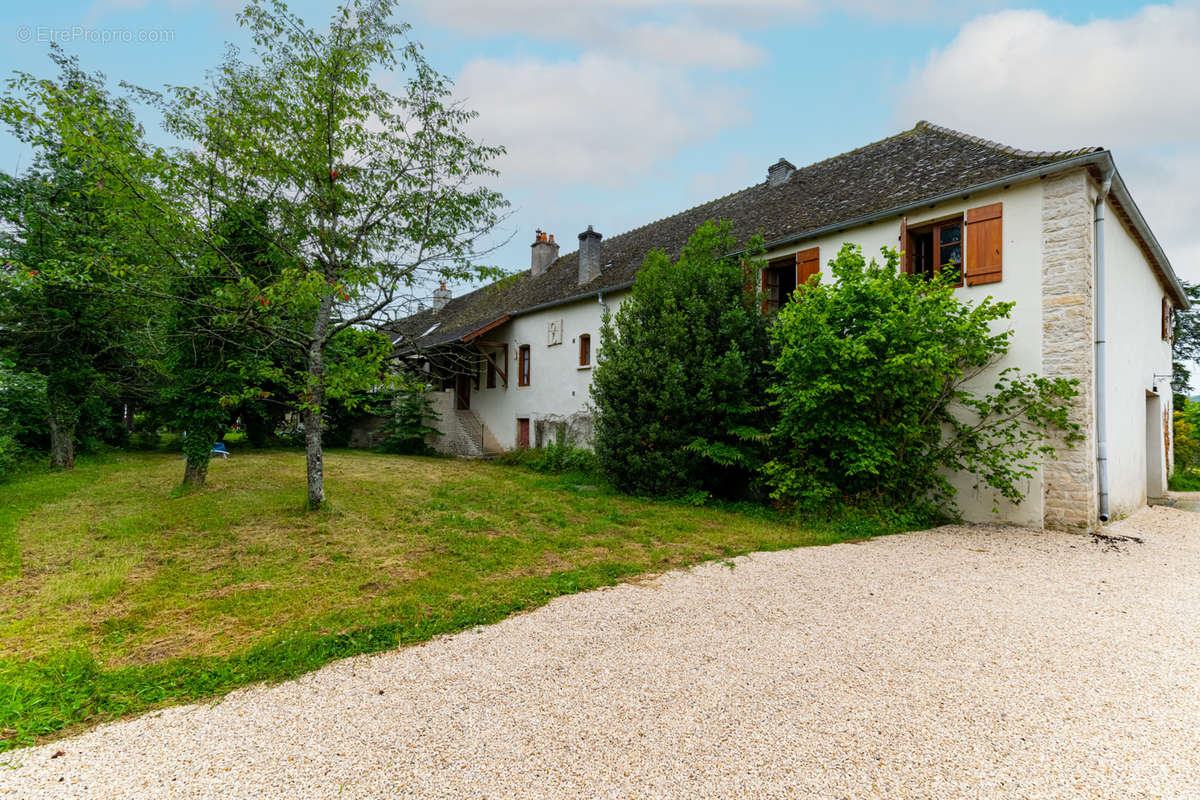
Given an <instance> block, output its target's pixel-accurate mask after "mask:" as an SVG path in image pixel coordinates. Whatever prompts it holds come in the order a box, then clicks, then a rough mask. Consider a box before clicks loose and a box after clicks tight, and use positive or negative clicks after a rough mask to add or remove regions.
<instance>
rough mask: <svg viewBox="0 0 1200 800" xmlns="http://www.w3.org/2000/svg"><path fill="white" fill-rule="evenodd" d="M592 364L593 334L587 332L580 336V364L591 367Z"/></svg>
mask: <svg viewBox="0 0 1200 800" xmlns="http://www.w3.org/2000/svg"><path fill="white" fill-rule="evenodd" d="M591 365H592V336H591V334H588V333H585V334H583V335H582V336H580V337H579V366H581V367H590V366H591Z"/></svg>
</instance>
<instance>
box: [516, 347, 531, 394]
mask: <svg viewBox="0 0 1200 800" xmlns="http://www.w3.org/2000/svg"><path fill="white" fill-rule="evenodd" d="M528 385H529V345H527V344H523V345H521V346H520V347H519V348H518V349H517V386H528Z"/></svg>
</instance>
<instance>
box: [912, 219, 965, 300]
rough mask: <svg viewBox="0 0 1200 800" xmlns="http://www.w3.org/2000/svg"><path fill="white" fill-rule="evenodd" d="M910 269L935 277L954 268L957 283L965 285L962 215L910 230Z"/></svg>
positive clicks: (928, 276) (921, 274) (916, 273)
mask: <svg viewBox="0 0 1200 800" xmlns="http://www.w3.org/2000/svg"><path fill="white" fill-rule="evenodd" d="M907 250H908V258H909V271H910V272H911V273H912V274H913V275H920V276H921V277H923V278H932V277H933V276H934V275H935V274H937V273H939V272H941V271H942V270H944V269H946V270H953V273H954V275H955V279H954V285H955V286H962V285H963V270H962V263H963V224H962V217H955V218H954V219H948V220H944V221H942V222H935V223H934V224H932V225H926V226H925V227H922V228H912V229H910V230H909V231H908V243H907Z"/></svg>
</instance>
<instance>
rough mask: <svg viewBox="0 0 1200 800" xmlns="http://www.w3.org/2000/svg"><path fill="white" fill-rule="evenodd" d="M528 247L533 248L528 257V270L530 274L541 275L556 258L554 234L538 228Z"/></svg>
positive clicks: (556, 245) (556, 247) (556, 250)
mask: <svg viewBox="0 0 1200 800" xmlns="http://www.w3.org/2000/svg"><path fill="white" fill-rule="evenodd" d="M530 247H531V248H533V255H532V256H531V257H530V259H529V272H530V274H531V275H535V276H536V275H541V274H542V273H543V272H545V271H546V270H547V269H549V268H550V265H551V264H553V263H554V261H555V259H557V258H558V244H557V243H556V242H555V241H554V234H553V233H549V234H548V233H546V232H545V231H543V230H538V231H537V233H536V235H535V237H534V240H533V244H531V245H530Z"/></svg>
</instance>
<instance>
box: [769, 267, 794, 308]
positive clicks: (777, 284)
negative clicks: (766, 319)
mask: <svg viewBox="0 0 1200 800" xmlns="http://www.w3.org/2000/svg"><path fill="white" fill-rule="evenodd" d="M762 281H763V311H764V312H765V313H768V314H770V313H772V312H775V311H778V310H779V309H780V308H782V307H783V306H785V305H787V302H788V301H789V300H791V299H792V293H793V292H795V291H796V258H795V256H788V257H787V258H777V259H775V260H774V261H771V262H768V263H767V266H766V267H764V268H763V278H762Z"/></svg>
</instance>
